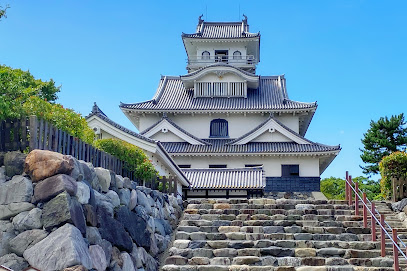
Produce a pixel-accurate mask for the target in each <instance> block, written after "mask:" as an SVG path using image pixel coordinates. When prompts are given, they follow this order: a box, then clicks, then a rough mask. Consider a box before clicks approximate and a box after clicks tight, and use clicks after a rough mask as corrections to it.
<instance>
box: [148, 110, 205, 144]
mask: <svg viewBox="0 0 407 271" xmlns="http://www.w3.org/2000/svg"><path fill="white" fill-rule="evenodd" d="M164 120H166V121H168V122H169V123H170V124H171V125H172V126H174V127H175V128H176V129H178V130H180V131H181V132H182V133H184V134H186V135H187V136H189V137H192V138H193V139H195V140H197V141H199V142H201V143H202V144H205V145H208V144H210V143H208V142H205V141H203V140H202V139H199V138H197V137H196V136H194V135H192V134H191V133H189V132H187V131H186V130H184V129H182V128H181V127H179V126H178V125H177V124H176V123H175V122H173V121H172V120H171V119H169V118H168V117H167V116H166V115H164V116H163V117H162V118H161V119H160V120H159V121H157V122H156V123H154V124H153V125H152V126H150V127H149V128H147V129H146V130H144V131H142V132H141V133H140V135H144V134H146V133H148V132H149V131H150V130H151V129H153V128H154V127H156V126H157V125H158V124H160V123H161V122H162V121H164Z"/></svg>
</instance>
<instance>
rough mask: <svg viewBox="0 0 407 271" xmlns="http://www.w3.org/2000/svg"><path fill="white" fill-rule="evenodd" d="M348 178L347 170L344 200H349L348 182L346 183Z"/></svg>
mask: <svg viewBox="0 0 407 271" xmlns="http://www.w3.org/2000/svg"><path fill="white" fill-rule="evenodd" d="M348 180H349V172H348V171H346V177H345V200H346V201H348V200H349V187H348V186H349V184H348Z"/></svg>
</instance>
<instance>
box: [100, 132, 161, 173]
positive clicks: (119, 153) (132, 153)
mask: <svg viewBox="0 0 407 271" xmlns="http://www.w3.org/2000/svg"><path fill="white" fill-rule="evenodd" d="M95 146H96V147H97V148H99V149H100V150H103V151H105V152H107V153H110V154H111V155H114V156H116V157H117V158H119V159H121V160H123V161H125V162H126V163H127V164H126V167H127V169H128V170H131V171H133V172H134V173H135V176H136V177H137V178H139V179H141V180H151V179H155V178H156V177H157V174H158V172H157V171H156V170H155V168H154V166H153V164H152V163H151V162H150V160H149V159H148V157H147V155H146V154H145V153H144V152H143V151H142V150H141V149H140V148H139V147H136V146H134V145H132V144H130V143H127V142H125V141H123V140H120V139H113V138H109V139H98V140H96V141H95Z"/></svg>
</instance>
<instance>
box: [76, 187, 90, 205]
mask: <svg viewBox="0 0 407 271" xmlns="http://www.w3.org/2000/svg"><path fill="white" fill-rule="evenodd" d="M76 184H77V186H78V189H77V191H76V194H75V197H76V198H77V199H78V201H79V202H80V204H88V203H89V199H90V188H89V186H88V185H87V184H86V183H84V182H77V183H76Z"/></svg>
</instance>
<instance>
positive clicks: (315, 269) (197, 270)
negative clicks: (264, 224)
mask: <svg viewBox="0 0 407 271" xmlns="http://www.w3.org/2000/svg"><path fill="white" fill-rule="evenodd" d="M162 270H163V271H393V270H394V269H393V267H367V266H299V267H292V266H249V265H232V266H222V265H200V266H196V265H181V266H179V265H165V266H164V267H163V268H162ZM403 270H404V269H403Z"/></svg>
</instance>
